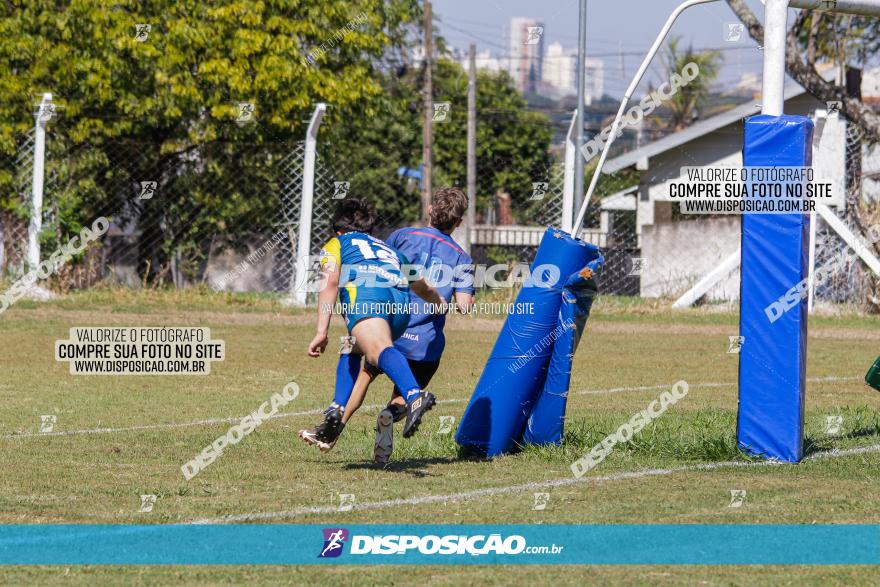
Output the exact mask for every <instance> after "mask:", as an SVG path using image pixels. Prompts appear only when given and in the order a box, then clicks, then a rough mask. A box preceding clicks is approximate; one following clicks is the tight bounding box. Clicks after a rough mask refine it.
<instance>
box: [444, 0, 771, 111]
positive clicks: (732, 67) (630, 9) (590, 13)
mask: <svg viewBox="0 0 880 587" xmlns="http://www.w3.org/2000/svg"><path fill="white" fill-rule="evenodd" d="M679 3H680V0H588V3H587V53H588V55H590V56H595V57H597V58H601V59H603V60H604V62H605V91H606V92H607V93H609V94H612V95H614V96H618V95H620V94H622V93H623V90H624V89H625V87H626V86H627V85H628V83H629V80H630V79H631V78H632V76H633V74H634V73H635V70H636V68H637V67H638V65H639V63H641V61H642V59H643V58H644V55H645V53H646V51H647V50H648V48H649V47H650V45H651V43H652V42H653V40H654V38H655V37H656V35H657V33H658V32H659V31H660V27H661V26H663V23H664V22H665V21H666V18H667V17H668V16H669V13H670V12H671V11H672V10H673V9H674V8H675V6H677V5H678V4H679ZM748 3H749V5H750V6H751V7H752V10H753V11H755V12H756V14H757V15H758V17H759V18H760V19H761V20H763V7H762V5H761V3H760V2H759V1H758V0H748ZM433 7H434V13H435V15H436V16H435V18H436V19H437V20H438V21H439V22H437V26H438V27H439V30H440V31H441V33H442V35H443V36H444V37H445V38H446V39H447V40H448V42H449V43H450V44H451V45H452V46H454V47H457V48H461V49H466V48H467V45H468V43H470V42H475V43H476V44H477V50H478V51H484V50H486V49H489V50H491V51H492V53H493V54H494V55H496V56H502V55H506V54H507V53H508V49H507V45H506V29H507V27H509V23H510V19H511V17H514V16H524V17H531V18H535V19H536V20H538V21H541V22H543V23H544V27H545V29H544V38H545V45H549V44H550V43H553V42H559V43H561V44H562V45H563V46H565V47H571V48H574V47H576V46H577V35H578V0H540V1H537V0H433ZM736 22H739V21H738V20H737V18H736V16H734V14H733V12H732V11H731V10H730V7H728V6H727V3H726V2H724V1H723V0H721V1H719V2H715V3H711V4H706V5H702V6H695V7H693V8H690V9H688V11H686V12H685V13H684V15H682V17H681V18H680V19H679V20H678V22H677V23H676V25H675V27H673V29H672V33H671V34H672V35H678V36H681V37H682V40H683V41H684V44H685V45H687V44H688V43H692V44H693V45H694V47H700V48H702V47H706V48H721V49H722V50H723V55H724V58H725V61H724V68H723V70H722V75H721V76H720V78H719V81H720V82H723V83H724V85H725V86H727V87H729V86H730V85H732V84H733V83H735V81H736V80H738V79H739V78H740V74H742V73H747V72H756V73H757V72H760V70H761V67H760V66H761V61H762V54H761V52H760V51H759V50H758V47H757V45H756V44H755V43H754V42H753V41H752V40H751V38H749V37H748V35H747V34H744V35H743V39H742V40H741V41H740V42H738V43H731V42H727V41H725V38H724V32H725V25H726V24H727V23H736ZM621 52H622V53H623V58H622V59H621V56H620V53H621ZM655 63H656V60H655ZM658 67H659V66H658ZM657 71H659V69H658V70H657ZM652 75H653V79H654V80H655V81H656V80H657V77H656V75H657V74H652ZM650 77H651V76H650V75H649V79H650Z"/></svg>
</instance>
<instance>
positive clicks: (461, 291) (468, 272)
mask: <svg viewBox="0 0 880 587" xmlns="http://www.w3.org/2000/svg"><path fill="white" fill-rule="evenodd" d="M458 269H460V270H462V273H461V276H460V279H456V280H455V281H454V282H453V290H452V291H453V296H454V297H455V309H456V310H458V311H459V312H461V313H462V314H465V313H467V312H470V311H471V310H472V309H473V307H474V300H475V298H476V296H475V293H476V290H475V289H474V262H473V260H472V259H471V258H470V256H467V255H465V256H463V257H459V259H458Z"/></svg>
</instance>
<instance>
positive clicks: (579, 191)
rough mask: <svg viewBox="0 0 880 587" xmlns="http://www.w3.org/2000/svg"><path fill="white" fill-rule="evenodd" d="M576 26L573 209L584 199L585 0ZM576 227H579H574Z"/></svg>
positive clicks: (581, 0)
mask: <svg viewBox="0 0 880 587" xmlns="http://www.w3.org/2000/svg"><path fill="white" fill-rule="evenodd" d="M579 23H580V24H579V26H578V58H577V67H578V70H577V94H578V104H577V122H576V123H575V124H576V130H577V134H576V138H575V143H576V144H575V147H576V148H577V156H576V157H575V167H574V209H575V210H579V209H580V207H581V204H582V203H583V201H584V156H583V153H581V148H582V147H583V146H584V101H585V99H586V97H585V96H584V93H585V92H584V90H585V86H586V80H585V77H586V75H585V74H586V64H587V62H586V57H587V0H580V13H579ZM575 228H576V229H578V228H580V227H579V226H578V227H575Z"/></svg>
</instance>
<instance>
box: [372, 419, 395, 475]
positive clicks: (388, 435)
mask: <svg viewBox="0 0 880 587" xmlns="http://www.w3.org/2000/svg"><path fill="white" fill-rule="evenodd" d="M393 424H394V414H392V413H391V410H389V409H388V408H386V409H384V410H382V411H381V412H379V417H378V418H376V446H375V447H374V448H373V459H374V460H375V461H376V462H377V463H380V464H383V465H384V464H386V463H388V461H389V460H391V452H392V451H393V450H394V428H393V426H392V425H393Z"/></svg>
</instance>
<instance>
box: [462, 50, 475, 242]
mask: <svg viewBox="0 0 880 587" xmlns="http://www.w3.org/2000/svg"><path fill="white" fill-rule="evenodd" d="M468 53H469V63H468V122H467V196H468V209H467V227H466V229H465V237H464V249H465V251H467V252H468V254H470V252H471V230H472V229H473V227H474V225H475V224H476V223H477V213H476V212H477V46H476V44H474V43H471V46H470V49H469V51H468Z"/></svg>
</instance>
